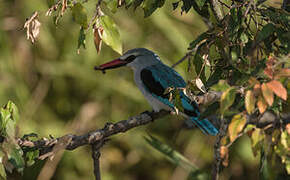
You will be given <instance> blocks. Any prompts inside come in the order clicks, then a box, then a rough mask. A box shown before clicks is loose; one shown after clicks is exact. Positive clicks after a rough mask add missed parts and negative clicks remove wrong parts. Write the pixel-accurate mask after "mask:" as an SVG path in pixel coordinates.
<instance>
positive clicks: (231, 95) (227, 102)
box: [220, 87, 236, 114]
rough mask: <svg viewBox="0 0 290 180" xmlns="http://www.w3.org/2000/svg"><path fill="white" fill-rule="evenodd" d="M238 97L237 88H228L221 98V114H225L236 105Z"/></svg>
mask: <svg viewBox="0 0 290 180" xmlns="http://www.w3.org/2000/svg"><path fill="white" fill-rule="evenodd" d="M235 97H236V89H235V88H232V87H231V88H228V89H227V90H226V91H225V92H223V94H222V97H221V102H220V104H221V106H220V111H221V114H224V113H225V111H227V110H228V108H229V107H230V106H231V105H232V104H233V103H234V101H235Z"/></svg>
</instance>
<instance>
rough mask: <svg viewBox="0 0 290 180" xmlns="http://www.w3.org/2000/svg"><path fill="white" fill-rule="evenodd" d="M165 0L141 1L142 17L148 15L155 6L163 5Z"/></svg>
mask: <svg viewBox="0 0 290 180" xmlns="http://www.w3.org/2000/svg"><path fill="white" fill-rule="evenodd" d="M164 3H165V0H145V2H144V3H143V6H142V7H143V10H144V17H148V16H150V15H151V14H152V13H153V12H154V11H155V10H156V9H157V8H160V7H162V6H163V5H164Z"/></svg>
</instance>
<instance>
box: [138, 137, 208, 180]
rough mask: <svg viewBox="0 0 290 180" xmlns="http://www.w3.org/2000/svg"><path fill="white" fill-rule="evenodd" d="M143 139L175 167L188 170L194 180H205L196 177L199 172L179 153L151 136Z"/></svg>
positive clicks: (201, 177)
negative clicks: (193, 176)
mask: <svg viewBox="0 0 290 180" xmlns="http://www.w3.org/2000/svg"><path fill="white" fill-rule="evenodd" d="M144 138H145V140H146V141H147V143H148V144H150V145H151V146H152V147H153V148H154V149H156V150H157V151H159V152H160V153H162V154H163V155H164V156H165V157H166V159H168V160H169V161H170V162H172V163H174V164H176V165H177V166H181V167H182V168H184V169H186V170H190V171H191V173H192V175H193V174H194V175H195V177H196V179H206V178H205V177H204V176H198V175H201V172H200V171H199V169H198V168H197V166H196V165H194V164H192V163H191V162H190V161H189V160H188V159H187V158H186V157H184V156H183V155H182V154H180V153H179V152H177V151H175V150H174V149H172V148H171V147H169V146H168V145H166V144H164V143H162V142H160V141H159V140H158V139H156V138H155V137H153V136H149V137H144Z"/></svg>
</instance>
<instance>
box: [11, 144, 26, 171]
mask: <svg viewBox="0 0 290 180" xmlns="http://www.w3.org/2000/svg"><path fill="white" fill-rule="evenodd" d="M22 156H23V151H22V150H21V148H20V147H19V146H18V145H14V147H12V148H11V151H10V152H9V154H8V161H9V162H10V163H11V164H12V165H13V166H14V167H15V168H16V169H17V171H18V172H22V171H23V170H24V166H25V162H24V159H23V157H22Z"/></svg>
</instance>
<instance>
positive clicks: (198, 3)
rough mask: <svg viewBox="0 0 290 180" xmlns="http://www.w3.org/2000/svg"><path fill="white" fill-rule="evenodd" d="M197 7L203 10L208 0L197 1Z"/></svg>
mask: <svg viewBox="0 0 290 180" xmlns="http://www.w3.org/2000/svg"><path fill="white" fill-rule="evenodd" d="M195 2H196V4H197V6H198V7H199V9H200V10H201V9H202V7H203V6H204V4H205V2H206V0H195Z"/></svg>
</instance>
